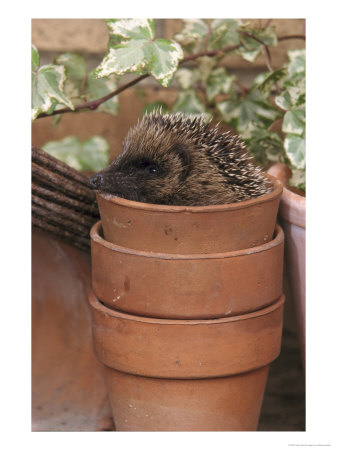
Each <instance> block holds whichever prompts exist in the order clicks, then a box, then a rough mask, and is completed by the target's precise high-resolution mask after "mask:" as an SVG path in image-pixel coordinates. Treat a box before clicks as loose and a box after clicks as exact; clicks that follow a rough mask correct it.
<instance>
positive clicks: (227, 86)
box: [206, 67, 236, 101]
mask: <svg viewBox="0 0 337 450" xmlns="http://www.w3.org/2000/svg"><path fill="white" fill-rule="evenodd" d="M235 79H236V77H235V75H229V74H228V73H227V72H226V69H224V68H223V67H218V68H217V69H215V70H213V71H212V72H211V74H210V76H209V78H208V80H207V85H206V97H207V100H208V101H212V100H214V98H215V97H216V96H217V95H218V94H220V93H224V94H228V93H230V92H231V91H232V88H233V82H234V80H235Z"/></svg>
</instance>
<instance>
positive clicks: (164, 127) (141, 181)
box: [90, 111, 272, 206]
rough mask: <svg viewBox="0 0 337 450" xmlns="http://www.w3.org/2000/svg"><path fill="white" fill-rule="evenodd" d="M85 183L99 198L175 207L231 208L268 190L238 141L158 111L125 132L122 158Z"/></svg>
mask: <svg viewBox="0 0 337 450" xmlns="http://www.w3.org/2000/svg"><path fill="white" fill-rule="evenodd" d="M90 183H91V186H92V187H93V188H94V189H95V190H97V191H99V192H100V193H107V194H111V195H113V196H117V197H122V198H125V199H128V200H134V201H138V202H144V203H153V204H161V205H179V206H185V205H187V206H206V205H216V204H226V203H234V202H239V201H243V200H248V199H252V198H256V197H259V196H261V195H264V194H267V193H268V192H270V191H271V190H272V184H271V182H270V181H269V179H268V178H267V177H266V176H265V175H264V174H263V172H262V170H261V168H259V167H258V166H257V165H256V164H255V163H254V161H253V159H252V157H251V156H249V154H248V152H247V150H246V147H245V145H244V143H243V142H242V140H241V139H240V137H239V136H237V135H235V134H232V133H231V132H221V131H220V130H219V124H218V125H216V126H215V127H212V126H211V125H210V124H209V122H207V121H206V119H205V117H204V116H202V115H198V116H192V115H185V114H183V113H174V114H169V113H166V114H164V115H162V114H161V112H160V111H154V112H152V113H150V114H145V115H144V116H143V118H142V119H141V120H139V121H138V123H137V125H135V126H134V127H133V128H131V129H130V131H129V132H128V134H127V135H126V138H125V140H124V143H123V150H122V152H121V153H120V154H119V156H118V157H117V158H116V159H115V160H114V161H113V162H112V163H111V164H110V165H109V166H108V167H107V168H105V169H103V170H101V171H100V172H98V173H96V174H95V175H94V176H92V177H91V179H90Z"/></svg>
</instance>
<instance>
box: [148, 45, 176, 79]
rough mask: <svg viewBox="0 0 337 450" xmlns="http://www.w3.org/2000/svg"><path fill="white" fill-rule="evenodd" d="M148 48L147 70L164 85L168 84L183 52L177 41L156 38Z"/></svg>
mask: <svg viewBox="0 0 337 450" xmlns="http://www.w3.org/2000/svg"><path fill="white" fill-rule="evenodd" d="M149 50H150V51H149V55H151V56H150V57H149V60H150V63H151V64H150V68H149V72H150V73H151V75H152V76H153V77H154V78H155V79H156V80H157V81H158V82H159V83H160V84H161V85H162V86H165V87H166V86H168V85H169V84H170V82H171V80H172V78H173V76H174V73H175V72H176V70H177V68H178V64H179V60H181V59H183V57H184V53H183V51H182V49H181V47H180V45H179V44H178V43H177V42H174V41H171V40H169V39H156V40H155V41H153V42H152V43H151V44H150V49H149Z"/></svg>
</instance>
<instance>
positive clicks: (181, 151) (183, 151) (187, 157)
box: [172, 144, 192, 181]
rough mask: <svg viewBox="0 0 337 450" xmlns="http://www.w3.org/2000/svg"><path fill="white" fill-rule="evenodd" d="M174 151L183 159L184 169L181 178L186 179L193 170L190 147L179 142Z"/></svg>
mask: <svg viewBox="0 0 337 450" xmlns="http://www.w3.org/2000/svg"><path fill="white" fill-rule="evenodd" d="M172 150H173V152H174V153H176V154H177V155H178V156H179V158H180V159H181V165H182V167H183V171H182V173H181V177H180V180H181V181H184V180H185V179H186V177H187V176H188V174H189V173H190V170H191V159H192V157H191V152H190V151H189V149H188V147H187V146H185V145H183V144H177V145H175V146H174V148H173V149H172Z"/></svg>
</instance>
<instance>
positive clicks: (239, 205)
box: [96, 173, 283, 213]
mask: <svg viewBox="0 0 337 450" xmlns="http://www.w3.org/2000/svg"><path fill="white" fill-rule="evenodd" d="M264 175H265V176H266V178H268V179H269V180H270V181H271V182H272V183H273V190H272V192H269V193H268V194H265V195H261V196H260V197H256V198H252V199H250V200H244V201H241V202H236V203H225V204H221V205H208V206H178V205H157V204H153V203H143V202H136V201H134V200H127V199H125V198H121V197H116V196H114V195H111V194H106V193H103V192H102V193H100V192H98V191H96V193H97V195H99V196H100V197H102V198H103V199H104V200H106V201H108V202H111V203H116V204H117V205H120V206H125V207H128V208H133V209H141V210H147V211H158V212H167V213H170V212H172V213H179V212H181V213H182V212H189V213H203V212H205V213H206V212H216V211H223V210H236V209H244V208H249V207H250V206H252V205H258V204H260V203H266V202H268V201H270V200H274V199H275V198H277V197H278V196H281V194H282V189H283V185H282V183H281V182H280V181H279V180H278V179H277V178H275V177H274V176H272V175H270V174H268V173H265V174H264Z"/></svg>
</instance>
